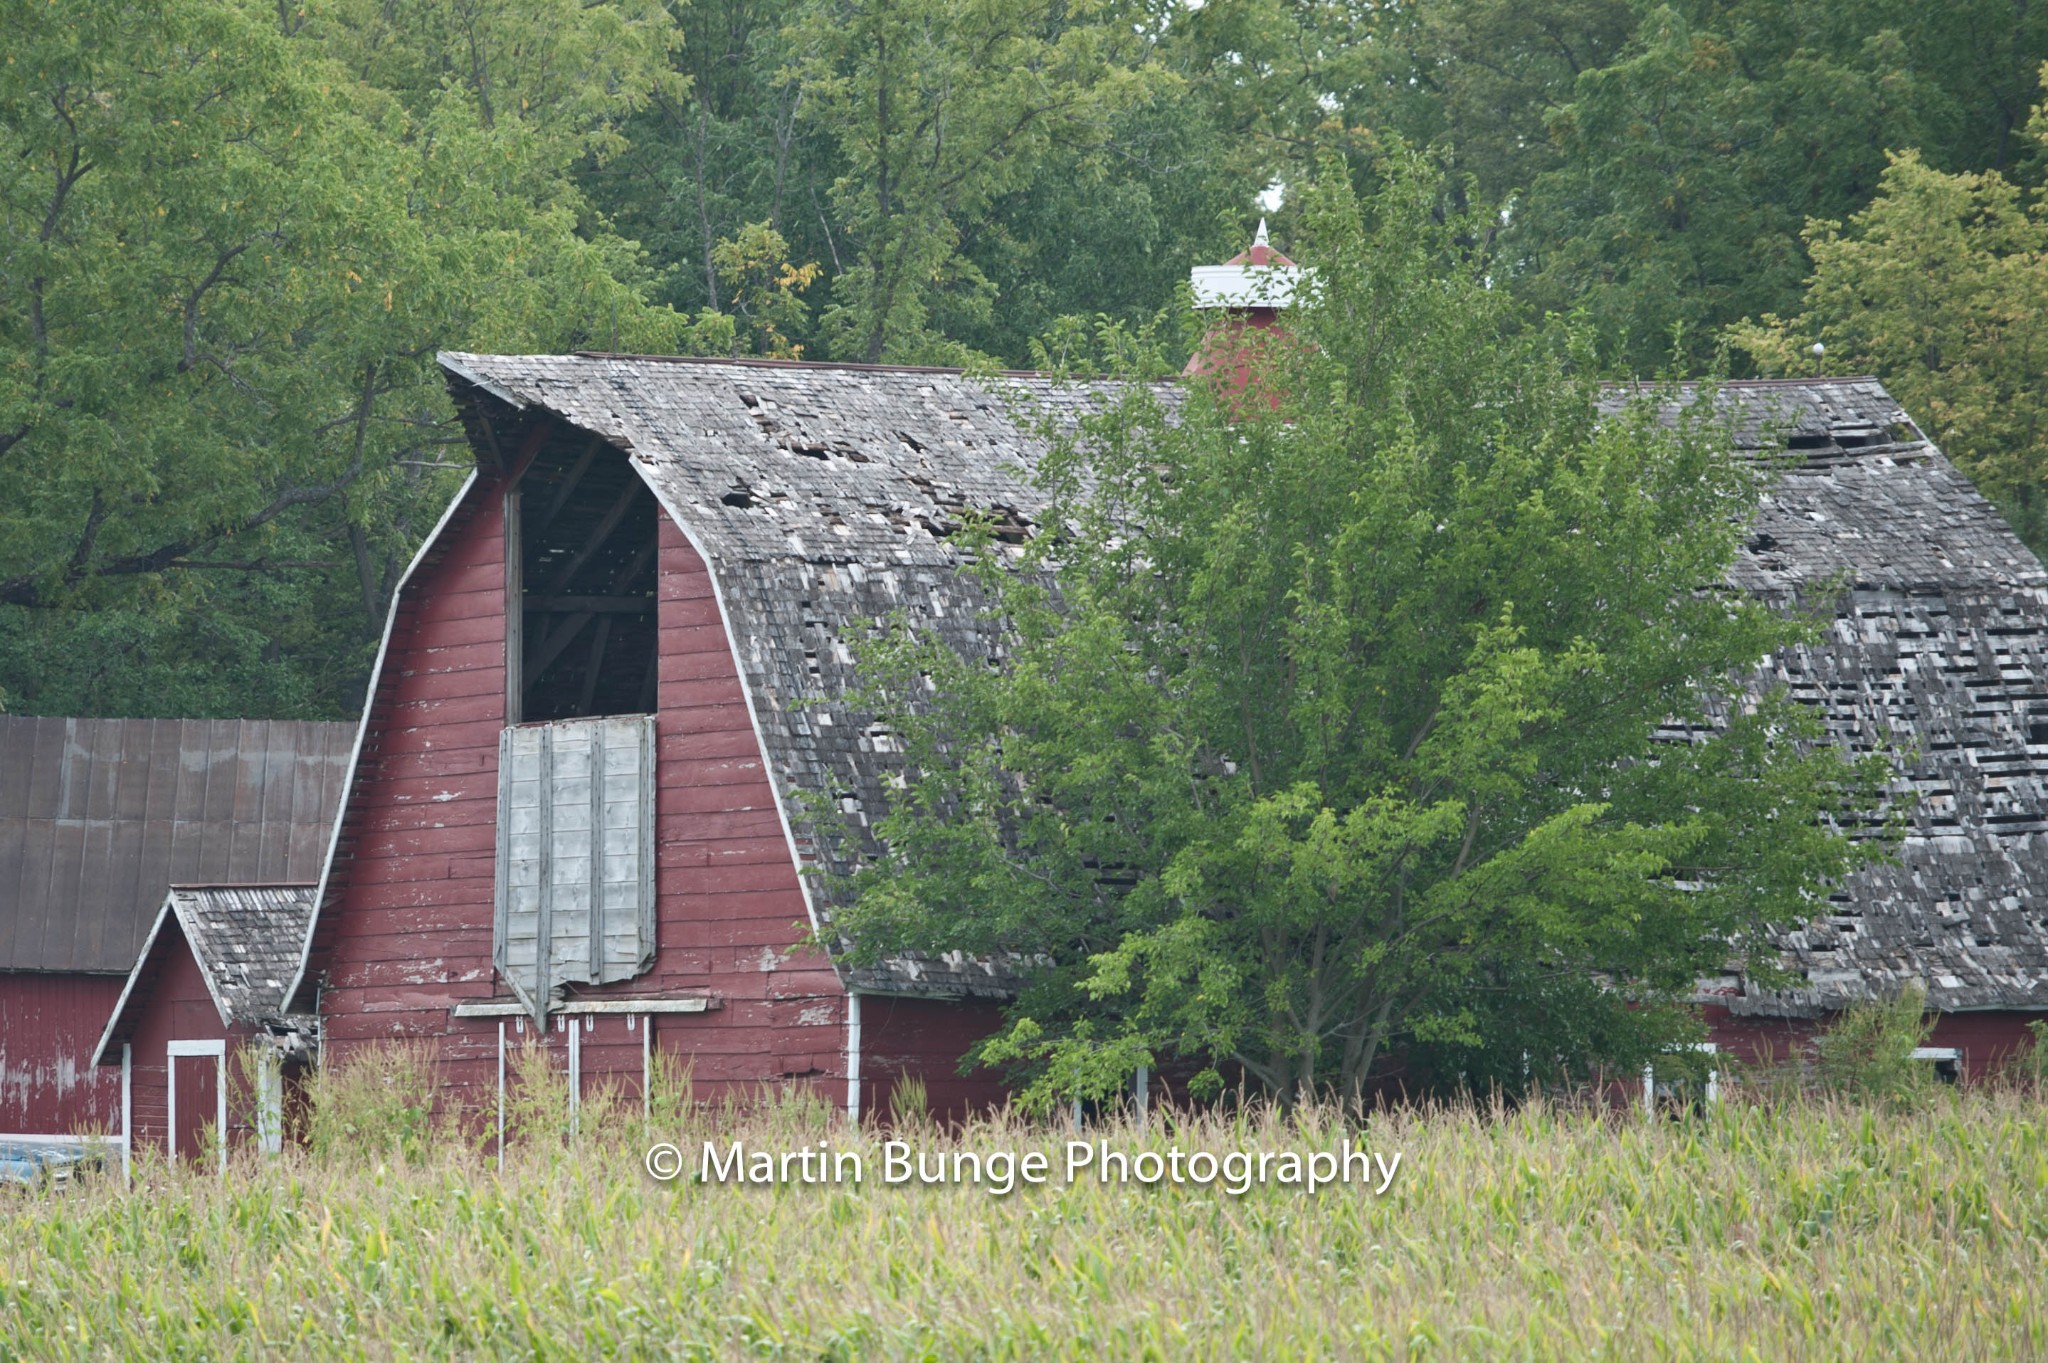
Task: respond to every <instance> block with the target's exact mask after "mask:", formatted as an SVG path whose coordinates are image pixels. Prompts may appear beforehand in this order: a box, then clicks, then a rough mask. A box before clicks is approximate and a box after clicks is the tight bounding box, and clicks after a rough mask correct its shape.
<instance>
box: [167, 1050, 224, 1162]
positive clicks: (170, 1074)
mask: <svg viewBox="0 0 2048 1363" xmlns="http://www.w3.org/2000/svg"><path fill="white" fill-rule="evenodd" d="M227 1055H228V1043H227V1042H225V1041H221V1040H213V1041H171V1042H167V1043H165V1045H164V1083H165V1090H166V1091H165V1094H164V1150H165V1151H166V1153H168V1154H169V1155H170V1156H171V1157H172V1158H173V1159H176V1158H177V1155H178V1061H180V1060H211V1061H212V1062H213V1110H214V1118H213V1141H214V1144H215V1145H216V1146H218V1147H219V1149H220V1171H221V1173H222V1174H223V1175H225V1174H226V1173H227V1171H228V1066H227Z"/></svg>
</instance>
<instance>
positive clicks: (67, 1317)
mask: <svg viewBox="0 0 2048 1363" xmlns="http://www.w3.org/2000/svg"><path fill="white" fill-rule="evenodd" d="M529 1063H530V1062H529ZM527 1082H531V1083H533V1084H534V1085H535V1086H536V1087H535V1092H533V1093H532V1094H531V1095H530V1098H531V1100H532V1104H533V1105H532V1106H531V1107H530V1108H528V1109H525V1110H523V1112H522V1114H521V1119H520V1122H519V1125H520V1126H521V1128H522V1133H521V1136H520V1138H519V1139H518V1140H516V1141H515V1142H514V1143H513V1144H512V1145H511V1147H510V1149H509V1151H508V1153H507V1157H506V1162H505V1167H504V1169H503V1171H502V1172H500V1171H499V1170H498V1169H497V1167H496V1164H495V1162H494V1159H493V1157H492V1155H491V1154H490V1153H489V1152H488V1151H486V1150H484V1149H482V1148H480V1147H479V1146H478V1145H477V1144H476V1143H475V1142H474V1141H470V1140H456V1139H449V1140H446V1141H443V1142H438V1143H435V1142H427V1143H422V1142H419V1141H415V1140H410V1139H406V1138H405V1137H406V1134H407V1132H408V1131H409V1128H408V1127H407V1126H406V1124H405V1122H404V1121H399V1122H397V1123H396V1125H395V1126H394V1125H393V1124H391V1123H383V1124H379V1123H372V1122H368V1121H364V1122H363V1125H364V1127H365V1130H366V1131H371V1130H374V1131H376V1132H381V1133H383V1136H380V1137H379V1138H378V1141H379V1143H377V1144H375V1145H374V1146H367V1145H366V1146H358V1147H354V1148H353V1153H351V1150H350V1149H345V1148H342V1147H338V1146H333V1145H330V1146H328V1147H326V1148H325V1149H324V1150H322V1151H297V1152H290V1153H287V1154H286V1155H285V1156H283V1157H282V1158H278V1159H272V1160H264V1159H262V1158H260V1157H257V1156H255V1155H253V1154H238V1155H237V1157H236V1164H235V1167H234V1168H232V1169H231V1170H230V1172H229V1175H228V1177H227V1178H225V1179H222V1178H220V1177H219V1176H218V1175H217V1174H209V1173H203V1172H202V1173H190V1172H186V1171H184V1170H180V1169H176V1168H171V1167H166V1166H164V1165H162V1164H160V1163H149V1162H144V1163H142V1164H140V1165H138V1169H137V1178H136V1186H135V1188H134V1190H133V1191H132V1192H124V1191H123V1190H122V1189H121V1188H120V1187H119V1186H118V1180H108V1181H104V1182H102V1183H100V1184H98V1185H96V1186H87V1187H84V1188H80V1189H74V1190H73V1191H72V1192H70V1193H67V1194H64V1195H61V1196H49V1197H40V1198H37V1197H29V1198H21V1199H16V1200H13V1201H12V1202H9V1203H6V1204H0V1357H57V1358H72V1357H76V1358H93V1357H105V1356H120V1355H127V1356H146V1357H151V1358H155V1357H172V1358H258V1357H272V1356H287V1357H308V1358H330V1357H331V1358H356V1357H369V1358H400V1357H403V1358H473V1357H487V1358H495V1357H519V1358H565V1359H570V1358H573V1359H582V1358H600V1357H621V1358H643V1357H645V1358H677V1357H679V1358H702V1359H713V1358H734V1357H763V1358H804V1359H850V1358H856V1357H879V1358H895V1357H908V1358H930V1359H955V1358H976V1359H1037V1358H1046V1357H1069V1358H1155V1359H1181V1358H1217V1359H1311V1358H1314V1359H1322V1358H1333V1357H1344V1358H1366V1359H1419V1358H1443V1359H1467V1358H1474V1359H1495V1358H1498V1359H1583V1358H1659V1359H1663V1358H1671V1359H1692V1358H1700V1359H1730V1360H1735V1359H1843V1360H1848V1359H1858V1360H1862V1359H1869V1358H1887V1359H1891V1358H1930V1359H1932V1358H1939V1359H1991V1358H2012V1359H2033V1358H2041V1357H2048V1293H2044V1291H2043V1289H2042V1287H2041V1285H2042V1284H2043V1283H2044V1282H2048V1135H2044V1129H2048V1108H2044V1106H2043V1104H2042V1102H2041V1099H2040V1097H2039V1096H2038V1095H2036V1094H2031V1093H2028V1092H2024V1091H2021V1090H2018V1089H2012V1090H1998V1091H1980V1092H1975V1093H1969V1094H1962V1095H1950V1094H1947V1093H1940V1094H1935V1095H1932V1096H1930V1097H1928V1098H1927V1099H1926V1100H1925V1101H1923V1102H1920V1103H1918V1104H1916V1105H1913V1106H1910V1107H1904V1108H1901V1107H1898V1106H1892V1105H1888V1106H1885V1107H1882V1108H1880V1107H1874V1106H1870V1105H1857V1104H1851V1103H1848V1102H1845V1101H1842V1100H1839V1099H1833V1098H1821V1099H1815V1100H1810V1101H1798V1102H1792V1103H1789V1104H1786V1105H1784V1106H1782V1107H1777V1108H1770V1107H1764V1106H1754V1105H1746V1104H1742V1103H1727V1104H1723V1105H1720V1106H1718V1107H1716V1108H1712V1109H1709V1110H1707V1111H1705V1112H1703V1113H1699V1114H1695V1115H1690V1116H1685V1117H1682V1118H1676V1119H1673V1118H1660V1119H1654V1120H1646V1119H1643V1118H1641V1117H1638V1116H1634V1115H1623V1114H1619V1113H1611V1112H1610V1113H1602V1112H1599V1111H1595V1110H1587V1111H1567V1110H1564V1109H1560V1108H1557V1107H1552V1106H1548V1105H1545V1104H1542V1103H1536V1104H1531V1105H1528V1106H1525V1107H1522V1108H1520V1109H1517V1110H1512V1111H1510V1110H1505V1109H1498V1108H1496V1109H1484V1108H1477V1109H1475V1108H1473V1107H1470V1106H1465V1107H1438V1108H1432V1109H1426V1110H1416V1111H1405V1112H1395V1113H1388V1114H1382V1115H1378V1116H1375V1117H1374V1118H1372V1119H1371V1121H1370V1123H1369V1125H1368V1127H1367V1129H1366V1130H1365V1131H1364V1132H1363V1133H1362V1135H1361V1137H1360V1138H1361V1139H1362V1140H1363V1141H1364V1142H1365V1144H1366V1145H1368V1146H1370V1147H1371V1148H1373V1149H1375V1150H1378V1151H1380V1152H1382V1153H1385V1154H1391V1153H1393V1152H1395V1151H1398V1152H1400V1153H1401V1154H1402V1156H1403V1159H1402V1163H1401V1167H1400V1173H1399V1175H1398V1178H1397V1180H1396V1182H1395V1183H1394V1185H1393V1187H1392V1189H1391V1190H1390V1191H1389V1192H1388V1193H1387V1194H1386V1195H1385V1196H1384V1197H1378V1196H1374V1195H1372V1194H1371V1193H1369V1192H1362V1191H1361V1190H1360V1189H1359V1188H1357V1187H1356V1186H1352V1187H1348V1188H1347V1187H1343V1186H1338V1187H1331V1188H1326V1189H1324V1190H1323V1191H1321V1192H1320V1193H1318V1194H1316V1195H1314V1196H1310V1195H1307V1194H1305V1193H1303V1192H1301V1191H1298V1190H1293V1189H1287V1188H1281V1187H1272V1186H1268V1187H1263V1188H1258V1189H1255V1190H1253V1191H1252V1192H1250V1193H1248V1194H1246V1195H1245V1196H1242V1197H1231V1196H1229V1195H1227V1194H1225V1193H1223V1192H1220V1191H1217V1190H1214V1189H1204V1188H1196V1187H1178V1188H1176V1187H1152V1188H1141V1187H1138V1186H1136V1185H1124V1186H1116V1185H1107V1186H1106V1185H1103V1184H1100V1183H1097V1182H1095V1181H1093V1180H1092V1179H1089V1178H1086V1177H1084V1178H1083V1179H1081V1180H1080V1181H1078V1182H1075V1183H1073V1184H1071V1185H1065V1184H1062V1183H1061V1182H1060V1181H1059V1180H1057V1179H1055V1180H1054V1182H1053V1183H1052V1184H1051V1185H1049V1186H1045V1187H1037V1188H1025V1189H1021V1190H1019V1191H1017V1192H1014V1193H1012V1194H1010V1195H1008V1196H1001V1197H998V1196H992V1195H990V1194H989V1193H988V1192H986V1191H981V1190H979V1189H976V1188H974V1187H963V1186H942V1187H919V1186H902V1187H883V1186H880V1185H879V1183H878V1181H877V1180H878V1170H879V1154H878V1150H877V1146H878V1143H879V1142H880V1141H881V1140H883V1139H885V1138H886V1133H876V1132H869V1133H864V1134H862V1133H853V1132H849V1131H848V1130H847V1129H846V1128H845V1126H844V1125H843V1124H841V1123H839V1122H838V1121H837V1120H836V1118H835V1117H834V1116H833V1114H832V1113H830V1112H829V1111H828V1110H826V1109H825V1108H824V1107H822V1105H819V1104H817V1103H815V1102H811V1101H807V1100H805V1099H804V1098H802V1097H801V1096H794V1097H791V1096H785V1097H784V1098H782V1099H781V1100H779V1101H776V1102H772V1103H768V1104H765V1105H761V1106H757V1107H755V1108H753V1109H750V1110H747V1111H744V1112H742V1111H740V1110H738V1109H736V1108H731V1107H728V1108H724V1109H719V1110H708V1109H706V1108H704V1107H701V1106H699V1105H697V1104H694V1103H692V1102H691V1101H690V1100H689V1097H688V1081H687V1075H686V1074H682V1073H676V1074H671V1075H669V1076H668V1077H667V1080H666V1082H665V1083H664V1085H663V1086H662V1087H663V1090H664V1092H663V1093H662V1094H658V1095H657V1099H658V1101H657V1102H656V1103H655V1104H654V1106H655V1108H656V1115H655V1117H654V1119H653V1120H652V1121H651V1122H650V1121H649V1119H648V1118H647V1117H645V1116H643V1113H642V1110H641V1104H640V1103H639V1102H638V1101H637V1100H636V1101H631V1102H624V1103H619V1102H614V1103H612V1104H610V1106H609V1108H608V1109H607V1110H605V1111H603V1112H599V1111H595V1110H593V1107H592V1105H590V1104H586V1105H585V1107H584V1111H583V1113H582V1118H581V1121H580V1122H579V1123H578V1129H577V1131H576V1132H575V1133H574V1134H573V1135H572V1134H569V1132H568V1130H567V1127H566V1125H565V1124H562V1114H561V1113H560V1112H559V1111H556V1112H555V1113H554V1115H553V1117H552V1118H551V1117H550V1116H549V1114H548V1113H546V1112H544V1111H542V1110H541V1106H540V1103H541V1098H542V1094H541V1092H540V1089H542V1088H545V1087H548V1086H549V1076H547V1075H544V1074H542V1073H541V1072H540V1071H538V1070H536V1071H534V1072H533V1073H532V1074H531V1075H527V1074H525V1073H524V1072H522V1073H521V1084H519V1085H515V1088H517V1087H524V1085H525V1084H526V1083H527ZM364 1091H365V1092H368V1093H371V1094H373V1095H375V1094H378V1093H386V1094H388V1093H390V1092H391V1091H392V1090H391V1088H390V1086H387V1085H383V1084H381V1083H380V1084H378V1085H376V1086H371V1085H369V1084H368V1082H367V1081H365V1087H364ZM599 1106H600V1107H601V1106H603V1105H599ZM907 1107H909V1104H908V1103H906V1108H907ZM905 1115H906V1116H907V1117H910V1118H911V1119H912V1120H911V1126H912V1129H911V1130H910V1131H908V1132H906V1138H907V1139H910V1140H912V1141H913V1142H914V1143H915V1144H916V1145H917V1146H918V1147H919V1148H920V1149H924V1150H927V1151H931V1150H939V1151H954V1150H962V1149H965V1150H975V1151H981V1152H989V1151H994V1150H1003V1149H1009V1150H1025V1149H1044V1150H1047V1151H1050V1152H1052V1153H1053V1155H1054V1163H1055V1169H1057V1166H1058V1154H1059V1152H1060V1150H1061V1149H1062V1144H1063V1142H1064V1141H1065V1140H1067V1139H1069V1138H1070V1135H1071V1133H1070V1132H1069V1131H1068V1130H1067V1129H1066V1127H1065V1124H1064V1123H1059V1124H1052V1125H1032V1124H1027V1123H1024V1122H1022V1121H1018V1120H1014V1119H1009V1118H1003V1119H995V1120H990V1121H985V1122H981V1123H977V1124H975V1125H973V1126H971V1127H969V1128H967V1129H965V1130H960V1131H952V1132H947V1131H944V1130H942V1129H940V1128H939V1126H938V1125H937V1124H936V1123H932V1122H930V1121H928V1120H924V1119H922V1118H921V1117H918V1116H916V1115H915V1114H912V1113H910V1112H906V1114H905ZM550 1120H553V1121H555V1122H556V1123H557V1124H556V1125H554V1126H552V1127H551V1126H548V1125H547V1123H548V1122H549V1121H550ZM649 1126H653V1127H654V1128H655V1132H654V1134H655V1135H657V1136H659V1137H661V1138H663V1139H668V1140H673V1141H675V1142H676V1143H677V1144H679V1145H681V1146H682V1147H683V1148H684V1150H685V1151H686V1153H687V1154H688V1156H689V1163H690V1165H691V1166H692V1168H694V1167H695V1165H696V1151H697V1149H698V1143H699V1142H701V1141H702V1140H704V1139H706V1138H709V1137H712V1136H716V1137H717V1138H718V1139H719V1140H721V1141H725V1140H730V1139H733V1138H739V1139H743V1140H745V1141H747V1142H748V1143H749V1144H751V1145H754V1146H757V1147H761V1148H769V1149H778V1148H799V1147H801V1146H804V1145H812V1146H815V1144H816V1143H817V1142H818V1141H820V1140H825V1141H828V1142H831V1143H832V1144H833V1145H835V1146H837V1147H839V1148H846V1147H848V1146H849V1145H852V1146H856V1147H858V1148H860V1149H863V1150H865V1151H866V1152H867V1153H868V1156H869V1158H868V1171H869V1178H868V1181H867V1182H866V1183H864V1184H863V1185H861V1186H859V1187H852V1186H841V1187H819V1186H813V1187H783V1188H758V1187H732V1186H718V1185H700V1184H695V1183H693V1182H691V1181H689V1180H688V1179H687V1178H685V1179H683V1180H679V1181H677V1182H676V1183H674V1184H668V1185H663V1184H657V1183H655V1182H654V1181H652V1180H651V1179H650V1178H648V1176H647V1175H646V1174H645V1173H644V1172H643V1170H642V1168H641V1162H640V1161H641V1155H642V1151H643V1149H644V1146H645V1144H646V1141H647V1139H648V1136H647V1128H648V1127H649ZM394 1130H395V1131H397V1132H398V1135H397V1136H396V1137H395V1138H388V1139H387V1137H391V1136H392V1133H393V1131H394ZM1347 1130H1348V1128H1347V1127H1346V1125H1345V1123H1344V1122H1343V1121H1342V1120H1341V1118H1340V1116H1339V1114H1336V1113H1334V1112H1326V1111H1308V1112H1303V1113H1300V1114H1298V1115H1297V1116H1295V1117H1293V1118H1284V1119H1283V1118H1281V1117H1278V1116H1275V1115H1272V1114H1269V1113H1258V1112H1235V1113H1211V1114H1207V1115H1201V1116H1188V1115H1186V1114H1177V1113H1174V1112H1170V1111H1162V1110H1160V1109H1157V1108H1155V1109H1154V1110H1153V1112H1152V1113H1151V1115H1150V1119H1149V1120H1148V1121H1147V1123H1146V1124H1145V1126H1144V1127H1143V1128H1142V1129H1140V1128H1138V1127H1136V1126H1135V1125H1128V1124H1108V1125H1098V1126H1096V1127H1094V1128H1091V1129H1090V1130H1089V1131H1088V1132H1087V1133H1085V1134H1086V1135H1087V1136H1088V1137H1090V1138H1092V1139H1106V1140H1108V1141H1110V1142H1111V1143H1112V1145H1114V1146H1116V1147H1117V1148H1120V1149H1124V1150H1127V1151H1131V1152H1136V1151H1141V1150H1148V1149H1149V1150H1160V1151H1163V1150H1165V1149H1166V1148H1168V1147H1169V1146H1172V1145H1174V1144H1178V1145H1179V1146H1180V1147H1181V1148H1182V1149H1183V1150H1188V1149H1197V1148H1199V1149H1206V1150H1210V1151H1214V1152H1223V1151H1228V1150H1232V1149H1245V1148H1265V1149H1280V1148H1289V1147H1293V1148H1305V1147H1323V1148H1327V1145H1328V1142H1330V1141H1331V1140H1333V1139H1336V1138H1337V1137H1338V1135H1339V1133H1340V1132H1344V1131H1347Z"/></svg>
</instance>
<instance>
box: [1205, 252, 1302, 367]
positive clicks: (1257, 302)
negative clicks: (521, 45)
mask: <svg viewBox="0 0 2048 1363" xmlns="http://www.w3.org/2000/svg"><path fill="white" fill-rule="evenodd" d="M1301 277H1302V269H1301V267H1300V266H1299V265H1296V264H1295V263H1294V262H1293V261H1291V260H1289V259H1288V258H1287V257H1286V256H1284V255H1282V254H1280V252H1278V251H1276V250H1274V249H1273V246H1272V243H1270V242H1269V241H1267V240H1266V220H1265V219H1264V218H1261V219H1259V230H1258V234H1257V235H1256V236H1254V237H1253V238H1252V244H1251V249H1249V250H1247V251H1242V252H1240V253H1239V254H1237V255H1235V256H1232V257H1231V258H1230V259H1229V260H1227V261H1225V262H1224V263H1223V264H1221V265H1197V266H1196V267H1195V268H1194V269H1193V270H1192V271H1190V272H1189V279H1188V282H1189V283H1190V284H1191V285H1192V286H1193V289H1194V296H1195V307H1196V308H1198V309H1200V310H1201V311H1203V312H1206V313H1209V314H1211V320H1210V324H1209V327H1208V331H1207V334H1206V335H1205V336H1204V337H1203V338H1202V343H1201V344H1200V345H1199V346H1197V347H1196V349H1195V353H1194V355H1193V356H1192V357H1191V358H1190V359H1189V360H1188V364H1187V368H1186V369H1185V370H1183V371H1182V372H1183V373H1184V374H1185V375H1186V376H1187V377H1189V378H1196V377H1201V376H1212V377H1213V378H1214V379H1215V380H1216V381H1217V382H1219V383H1221V384H1222V385H1223V387H1224V389H1225V391H1226V392H1229V393H1231V394H1237V393H1241V392H1243V391H1244V388H1245V385H1246V384H1247V383H1248V382H1249V381H1250V377H1251V376H1250V365H1251V355H1252V352H1253V351H1255V350H1256V348H1257V346H1258V344H1259V333H1261V332H1264V333H1268V334H1272V335H1277V334H1278V332H1279V330H1280V311H1281V309H1283V308H1286V307H1289V306H1291V305H1292V304H1293V302H1294V291H1295V288H1296V286H1297V285H1298V284H1299V283H1300V282H1301Z"/></svg>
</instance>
